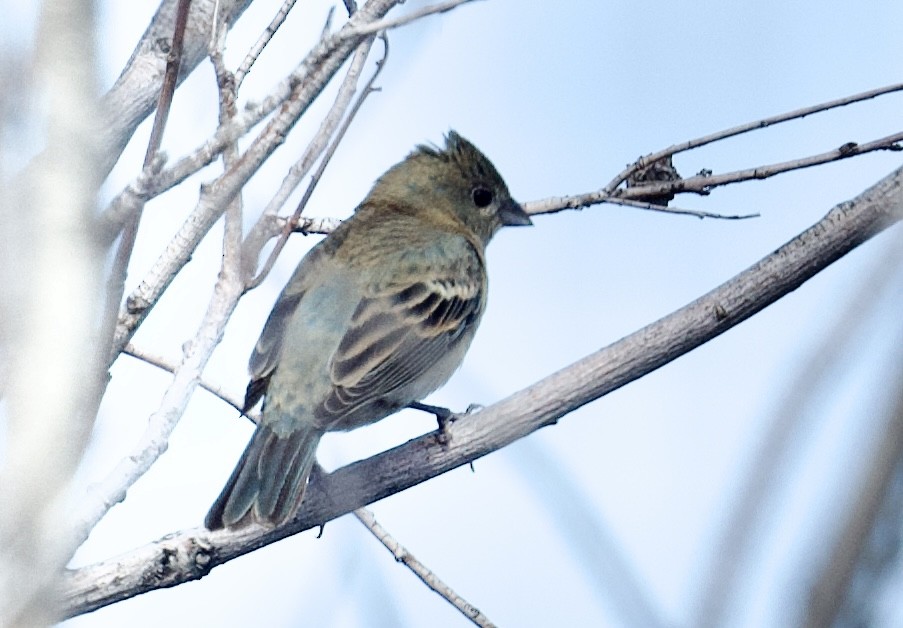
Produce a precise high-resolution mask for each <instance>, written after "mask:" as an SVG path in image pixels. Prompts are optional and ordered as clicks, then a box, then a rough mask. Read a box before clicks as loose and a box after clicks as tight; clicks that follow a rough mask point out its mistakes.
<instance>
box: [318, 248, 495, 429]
mask: <svg viewBox="0 0 903 628" xmlns="http://www.w3.org/2000/svg"><path fill="white" fill-rule="evenodd" d="M465 248H466V253H465V255H464V256H463V259H462V258H460V257H459V258H458V259H455V260H454V261H453V263H449V264H447V265H445V267H443V268H440V269H433V270H431V271H430V272H428V273H426V276H423V274H420V275H419V276H418V277H417V278H416V280H414V281H407V282H402V283H397V284H390V285H388V286H386V287H383V288H382V289H380V290H379V291H378V292H376V293H375V294H371V295H368V296H367V297H365V298H364V299H362V300H361V302H360V304H359V305H358V307H357V309H356V310H355V312H354V314H353V316H352V318H351V324H350V325H349V327H348V330H347V331H346V333H345V335H344V336H343V338H342V340H341V342H340V343H339V346H338V349H337V350H336V352H335V354H334V355H333V358H332V360H331V363H330V375H331V378H332V383H333V389H332V392H331V393H330V394H329V395H328V396H327V398H326V399H325V400H324V402H323V404H322V406H321V408H320V413H321V416H323V418H326V419H327V420H328V417H342V416H347V415H349V414H350V413H352V412H354V411H355V410H356V409H358V408H361V407H362V406H365V405H366V404H368V403H369V402H372V401H374V400H378V399H380V398H382V397H384V396H386V395H391V393H392V392H393V391H395V390H397V389H399V388H402V387H404V386H406V385H410V384H411V383H412V382H413V381H415V380H417V378H426V380H427V381H431V380H432V379H433V376H432V374H430V372H429V371H430V368H431V367H433V366H435V365H436V364H437V362H439V361H440V360H442V358H443V357H445V356H446V355H447V354H448V352H449V351H451V350H453V349H454V347H455V345H456V344H458V343H459V342H461V341H464V340H469V339H470V337H471V336H472V334H473V331H474V329H473V327H474V326H475V325H476V323H477V322H478V321H479V318H480V315H481V314H482V312H483V308H484V306H485V303H486V295H485V289H486V278H485V271H484V267H483V262H482V256H480V255H479V254H478V253H477V252H476V250H474V248H472V245H470V244H469V243H468V244H467V245H466V247H465ZM455 366H457V364H455V365H453V366H452V367H451V370H453V369H454V367H455ZM449 375H451V372H450V371H449V372H448V373H445V374H444V376H441V375H440V376H437V379H438V380H439V381H435V382H434V385H433V386H432V388H435V387H436V386H439V385H441V384H442V383H444V380H445V378H447V377H448V376H449ZM432 388H430V389H429V390H427V391H426V392H430V391H431V390H432ZM423 394H425V393H423ZM412 401H413V399H412Z"/></svg>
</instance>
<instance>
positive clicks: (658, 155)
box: [602, 83, 903, 194]
mask: <svg viewBox="0 0 903 628" xmlns="http://www.w3.org/2000/svg"><path fill="white" fill-rule="evenodd" d="M899 91H903V83H895V84H893V85H888V86H886V87H879V88H877V89H870V90H868V91H866V92H861V93H859V94H853V95H852V96H845V97H843V98H838V99H836V100H829V101H827V102H823V103H821V104H818V105H812V106H811V107H803V108H802V109H794V110H793V111H788V112H786V113H781V114H778V115H776V116H771V117H769V118H763V119H761V120H755V121H753V122H748V123H746V124H741V125H739V126H735V127H731V128H729V129H725V130H723V131H716V132H715V133H711V134H709V135H703V136H702V137H698V138H696V139H692V140H688V141H686V142H681V143H680V144H674V145H672V146H669V147H668V148H664V149H662V150H660V151H658V152H655V153H651V154H649V155H646V156H645V157H640V158H639V159H638V160H637V161H636V162H635V163H633V164H631V165H630V166H628V167H627V168H626V169H625V170H623V171H622V172H620V173H619V174H618V176H616V177H615V178H614V179H612V180H611V182H609V184H608V185H606V186H605V187H604V188H602V191H603V192H604V193H607V194H613V193H614V191H615V190H616V189H617V188H618V186H620V185H621V184H622V183H624V182H625V181H627V179H629V178H630V176H631V175H633V174H634V173H635V172H637V171H639V170H642V169H644V168H646V167H648V166H649V165H650V164H652V163H654V162H656V161H659V160H660V159H663V158H665V157H670V156H672V155H676V154H677V153H682V152H685V151H688V150H691V149H693V148H699V147H700V146H705V145H706V144H711V143H712V142H717V141H719V140H723V139H727V138H729V137H734V136H737V135H741V134H743V133H748V132H750V131H755V130H757V129H764V128H765V127H769V126H772V125H775V124H780V123H782V122H787V121H789V120H796V119H798V118H805V117H806V116H809V115H812V114H813V113H819V112H822V111H828V110H830V109H836V108H838V107H845V106H846V105H851V104H853V103H857V102H862V101H865V100H871V99H872V98H877V97H878V96H883V95H885V94H891V93H893V92H899Z"/></svg>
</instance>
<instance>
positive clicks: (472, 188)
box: [204, 131, 532, 530]
mask: <svg viewBox="0 0 903 628" xmlns="http://www.w3.org/2000/svg"><path fill="white" fill-rule="evenodd" d="M531 224H532V221H531V219H530V217H529V215H528V214H527V213H526V212H525V211H524V209H523V207H521V205H520V204H518V203H517V202H516V201H515V200H514V199H512V197H511V195H510V193H509V192H508V187H507V186H506V185H505V182H504V180H503V179H502V177H501V175H500V174H499V173H498V171H497V170H496V168H495V166H493V164H492V162H490V161H489V159H488V158H487V157H486V156H485V155H484V154H483V153H482V152H480V150H479V149H477V147H476V146H474V145H473V144H472V143H471V142H469V141H468V140H466V139H465V138H463V137H462V136H460V135H459V134H458V133H456V132H455V131H450V132H449V133H448V134H447V135H446V137H445V146H444V147H442V148H440V147H438V146H434V145H419V146H417V147H416V148H415V149H414V150H413V151H412V152H411V153H410V154H409V155H408V156H407V157H406V158H405V159H403V160H402V161H401V162H399V163H398V164H396V165H395V166H393V167H391V168H390V169H389V170H388V171H386V172H385V173H384V174H383V175H382V176H381V177H379V178H378V179H377V180H376V182H375V183H374V184H373V187H372V189H371V190H370V192H369V193H368V194H367V196H366V197H365V198H364V200H363V201H362V202H361V203H360V205H358V207H357V208H356V209H355V211H354V213H353V214H352V216H351V217H350V218H348V219H347V220H345V221H344V222H342V223H341V224H340V225H339V226H338V227H337V228H336V229H335V230H334V231H333V232H332V233H330V234H329V235H328V236H326V237H325V238H324V239H323V240H321V241H320V242H319V243H318V244H317V245H316V246H314V247H313V248H311V250H310V251H309V252H308V253H307V254H306V255H305V256H304V257H303V259H302V260H301V262H300V263H299V264H298V266H297V268H296V269H295V271H294V273H293V274H292V276H291V278H290V279H289V281H288V283H287V284H286V286H285V288H284V289H283V290H282V293H281V294H280V295H279V298H278V299H277V300H276V303H275V305H274V306H273V309H272V311H271V313H270V315H269V318H268V319H267V321H266V323H265V325H264V327H263V330H262V332H261V334H260V338H259V340H258V341H257V344H256V346H255V347H254V349H253V352H252V354H251V357H250V360H249V365H248V367H249V371H250V382H249V383H248V386H247V391H246V393H245V400H244V409H243V412H244V413H247V412H248V411H249V410H250V409H251V408H253V407H254V406H255V405H256V404H257V402H258V401H260V400H263V405H262V414H261V419H260V420H259V422H258V424H257V427H256V429H255V431H254V434H253V436H252V437H251V440H250V441H249V443H248V445H247V447H246V449H245V450H244V453H243V454H242V456H241V458H240V460H239V461H238V464H237V465H236V467H235V470H234V471H233V472H232V475H231V476H230V478H229V480H228V482H227V483H226V485H225V487H224V488H223V490H222V492H221V493H220V495H219V497H218V498H217V499H216V501H215V502H214V503H213V505H212V506H211V508H210V511H209V512H208V514H207V516H206V518H205V520H204V524H205V526H206V528H207V529H209V530H217V529H222V528H228V529H239V528H243V527H245V526H248V525H251V524H258V525H262V526H266V527H268V528H275V527H278V526H281V525H284V524H285V523H286V522H287V521H289V520H291V519H292V518H293V517H294V516H295V515H296V514H297V512H298V510H299V509H300V506H301V502H302V500H303V497H304V492H305V486H306V485H307V480H308V477H309V476H310V473H311V469H312V468H313V464H314V461H315V454H316V449H317V445H318V443H319V441H320V438H321V437H322V436H323V435H324V434H325V433H326V432H329V431H344V430H352V429H354V428H357V427H360V426H363V425H368V424H371V423H375V422H376V421H379V420H381V419H383V418H385V417H387V416H389V415H391V414H393V413H395V412H397V411H398V410H400V409H402V408H404V407H407V406H411V405H412V404H413V406H414V407H421V408H431V406H425V405H423V404H419V403H418V402H419V400H421V399H422V398H424V397H425V396H427V395H428V394H430V393H431V392H433V391H434V390H436V389H437V388H439V387H440V386H442V385H443V384H444V383H445V382H446V381H447V380H448V379H449V378H450V377H451V375H452V374H453V373H454V371H455V370H457V368H458V367H459V366H460V364H461V362H462V360H463V358H464V354H465V352H466V351H467V349H468V347H469V346H470V344H471V341H472V340H473V337H474V333H475V332H476V329H477V326H478V324H479V322H480V318H481V317H482V315H483V312H484V310H485V308H486V297H487V288H488V283H487V282H488V277H487V272H486V258H485V247H486V244H487V243H488V242H489V241H490V239H491V238H492V237H493V235H495V234H496V232H498V230H499V229H500V228H501V227H504V226H517V225H531Z"/></svg>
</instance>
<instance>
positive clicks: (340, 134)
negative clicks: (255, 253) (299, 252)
mask: <svg viewBox="0 0 903 628" xmlns="http://www.w3.org/2000/svg"><path fill="white" fill-rule="evenodd" d="M380 39H381V40H382V42H383V56H382V59H380V60H378V61H377V62H376V70H374V72H373V75H372V76H371V77H370V79H369V80H368V81H367V83H366V84H365V85H364V89H363V90H362V91H361V93H360V95H359V96H358V98H357V100H356V101H355V102H354V105H352V107H351V109H350V111H349V112H348V115H347V116H345V119H344V121H343V122H342V124H341V125H340V126H339V127H338V129H337V130H336V132H335V137H334V138H333V140H332V142H331V143H330V145H329V147H328V148H327V149H326V152H325V153H324V154H323V158H322V159H321V160H320V164H319V165H318V166H317V170H316V171H315V172H314V174H313V175H312V176H311V178H310V183H309V184H308V185H307V189H306V190H305V191H304V195H303V196H302V197H301V200H300V201H298V206H297V207H296V208H295V212H294V213H293V214H292V217H291V218H289V220H288V221H287V222H286V225H285V227H284V228H283V230H282V233H281V234H280V236H279V239H278V240H277V241H276V244H275V246H274V247H273V250H272V251H271V252H270V255H269V257H268V258H267V261H266V262H265V263H264V265H263V268H262V269H261V270H260V272H259V273H257V276H256V277H254V278H253V279H252V280H251V281H249V282H248V286H247V289H248V290H252V289H254V288H256V287H257V286H259V285H260V283H261V282H262V281H263V280H264V278H265V277H266V276H267V275H268V274H269V272H270V270H272V268H273V264H275V263H276V258H277V257H278V256H279V254H280V253H281V252H282V249H283V247H285V244H286V242H288V237H289V236H290V235H291V234H292V232H293V230H294V226H295V225H297V224H298V223H299V221H300V219H301V213H302V212H303V211H304V208H305V207H307V203H308V201H309V200H310V197H311V195H312V194H313V192H314V189H316V187H317V184H318V183H319V182H320V179H321V178H322V177H323V172H324V171H325V170H326V166H328V165H329V161H330V160H331V159H332V156H333V155H334V154H335V151H336V149H337V148H338V146H339V143H340V142H341V141H342V139H343V138H344V137H345V133H346V132H347V131H348V127H349V126H351V123H352V122H353V121H354V118H355V116H356V115H357V112H358V111H360V108H361V105H363V103H364V101H365V100H366V99H367V97H368V96H369V95H370V94H372V93H373V92H375V91H377V89H376V88H374V87H373V84H374V83H375V82H376V79H377V78H378V77H379V75H380V73H381V72H382V70H383V68H384V67H385V64H386V60H387V59H388V57H389V40H388V38H386V36H385V34H384V35H383V36H382V37H380ZM261 245H262V243H261Z"/></svg>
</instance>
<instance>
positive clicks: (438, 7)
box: [349, 0, 476, 36]
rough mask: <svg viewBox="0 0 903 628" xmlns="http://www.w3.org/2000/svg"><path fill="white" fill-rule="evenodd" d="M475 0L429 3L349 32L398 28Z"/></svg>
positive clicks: (361, 33) (449, 0)
mask: <svg viewBox="0 0 903 628" xmlns="http://www.w3.org/2000/svg"><path fill="white" fill-rule="evenodd" d="M475 1H476V0H446V1H445V2H439V3H437V4H431V5H429V6H425V7H422V8H420V9H416V10H414V11H411V12H410V13H406V14H405V15H402V16H399V17H393V18H384V19H382V20H377V21H375V22H371V23H369V24H364V25H362V26H358V27H357V28H355V29H353V30H352V31H351V32H350V33H349V34H350V35H352V36H353V35H372V34H373V33H378V32H379V31H387V30H391V29H393V28H398V27H399V26H404V25H405V24H410V23H411V22H413V21H415V20H419V19H421V18H424V17H427V16H429V15H438V14H439V13H446V12H448V11H451V10H452V9H455V8H456V7H459V6H461V5H462V4H467V3H468V2H475Z"/></svg>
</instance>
